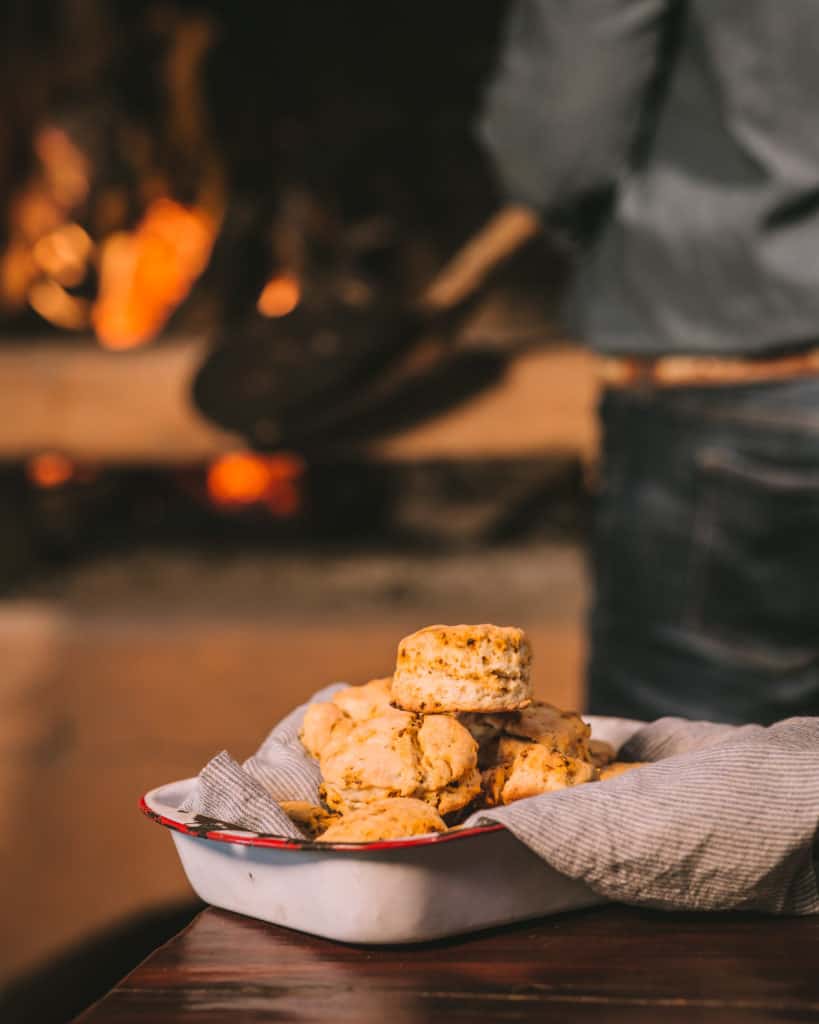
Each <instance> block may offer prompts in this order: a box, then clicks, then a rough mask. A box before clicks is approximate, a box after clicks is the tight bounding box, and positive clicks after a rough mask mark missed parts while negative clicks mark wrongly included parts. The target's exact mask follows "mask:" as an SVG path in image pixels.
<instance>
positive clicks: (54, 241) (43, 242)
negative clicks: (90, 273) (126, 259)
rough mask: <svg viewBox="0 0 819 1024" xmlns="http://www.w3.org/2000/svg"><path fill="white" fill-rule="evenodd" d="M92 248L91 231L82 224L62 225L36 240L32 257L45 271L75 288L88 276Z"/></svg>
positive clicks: (61, 282)
mask: <svg viewBox="0 0 819 1024" xmlns="http://www.w3.org/2000/svg"><path fill="white" fill-rule="evenodd" d="M93 249H94V243H93V242H92V241H91V239H90V237H89V235H88V232H86V231H84V230H83V228H81V227H80V225H79V224H73V223H70V224H61V225H60V227H58V228H56V229H55V230H54V231H51V232H49V234H47V235H44V236H43V237H42V238H40V239H38V240H37V242H35V243H34V248H33V249H32V256H33V258H34V262H35V263H36V264H37V266H38V267H39V268H40V270H42V271H43V273H44V274H48V275H49V277H53V278H54V280H55V281H57V282H58V283H59V284H62V285H66V287H68V288H72V287H74V286H75V285H78V284H80V282H81V281H82V280H83V278H84V277H85V274H86V269H87V266H88V261H89V259H90V257H91V253H92V252H93Z"/></svg>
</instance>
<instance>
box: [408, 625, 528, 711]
mask: <svg viewBox="0 0 819 1024" xmlns="http://www.w3.org/2000/svg"><path fill="white" fill-rule="evenodd" d="M531 660H532V655H531V651H530V649H529V641H528V639H527V637H526V634H525V633H524V632H523V630H522V629H518V628H517V627H515V626H492V625H480V626H427V627H426V629H422V630H419V631H418V632H417V633H413V634H411V635H410V636H406V637H404V639H403V640H402V641H401V643H400V644H399V645H398V660H397V662H396V668H395V674H394V676H393V681H392V698H393V702H394V703H395V704H396V705H397V706H399V707H402V708H405V709H406V710H408V711H420V712H424V713H428V712H437V711H479V712H493V711H495V712H497V711H514V710H517V709H519V708H524V707H526V706H527V705H528V704H529V703H530V702H531V699H532V687H531V683H530V681H529V665H530V663H531Z"/></svg>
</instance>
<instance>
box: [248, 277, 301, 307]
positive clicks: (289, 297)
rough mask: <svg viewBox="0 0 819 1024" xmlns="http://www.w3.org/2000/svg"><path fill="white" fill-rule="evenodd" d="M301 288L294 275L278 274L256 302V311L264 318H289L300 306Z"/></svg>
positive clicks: (268, 283)
mask: <svg viewBox="0 0 819 1024" xmlns="http://www.w3.org/2000/svg"><path fill="white" fill-rule="evenodd" d="M300 298H301V288H300V287H299V282H298V279H297V278H295V277H293V275H292V274H277V275H276V276H275V277H271V278H270V280H269V281H268V282H267V284H266V285H265V286H264V288H263V289H262V293H261V295H260V296H259V298H258V300H257V302H256V309H258V311H259V312H260V313H261V314H262V316H269V317H276V316H287V314H288V313H292V312H293V310H294V309H295V308H296V306H298V304H299V299H300Z"/></svg>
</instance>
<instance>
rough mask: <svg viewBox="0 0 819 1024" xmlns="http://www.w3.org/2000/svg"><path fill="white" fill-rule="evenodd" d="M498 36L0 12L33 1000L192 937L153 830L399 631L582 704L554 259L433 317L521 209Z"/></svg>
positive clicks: (490, 28)
mask: <svg viewBox="0 0 819 1024" xmlns="http://www.w3.org/2000/svg"><path fill="white" fill-rule="evenodd" d="M504 6H505V5H504V4H503V3H502V2H500V0H485V2H484V3H482V4H477V5H476V4H467V3H465V2H456V3H451V4H444V5H441V4H433V3H431V2H420V3H416V4H414V5H411V7H407V8H401V7H389V8H385V6H384V5H383V4H375V3H369V2H367V0H361V2H359V3H358V4H356V5H355V14H356V16H355V17H354V18H353V17H351V16H350V13H349V9H348V8H347V7H345V6H343V5H329V4H328V5H294V4H291V5H279V4H235V5H227V4H216V3H212V4H208V3H202V2H189V3H158V2H132V3H128V4H126V3H123V2H103V0H30V2H29V3H26V4H5V5H3V7H2V14H0V18H2V29H1V30H0V46H2V48H3V51H4V52H3V60H2V62H0V74H2V76H3V78H4V83H3V89H2V92H1V93H0V105H2V117H0V225H1V226H0V403H2V406H1V407H2V410H3V415H2V417H0V591H1V594H2V596H1V597H0V637H1V638H2V640H0V650H2V652H3V657H2V672H0V791H1V792H2V798H3V807H4V809H5V814H6V827H5V828H4V829H3V831H2V839H0V880H1V881H0V884H1V885H2V890H3V893H2V895H3V898H2V900H1V901H0V949H2V954H0V985H3V986H6V987H8V988H9V990H10V991H11V990H14V991H17V990H18V989H15V986H17V987H18V988H19V986H20V985H23V986H25V984H26V982H27V980H28V981H29V982H30V979H32V978H38V977H42V974H38V972H42V971H43V970H48V969H56V968H57V967H59V966H60V965H62V968H61V969H62V970H63V971H64V976H67V975H66V972H67V973H68V974H71V973H72V971H71V970H69V969H68V968H67V967H66V966H65V965H66V964H69V965H70V964H72V963H74V961H72V960H71V957H72V956H76V955H79V954H78V953H77V951H82V950H83V949H85V950H88V949H90V948H93V944H94V943H100V942H106V943H107V948H108V949H109V950H111V949H114V948H115V945H113V944H112V943H111V942H110V941H108V939H110V937H111V936H112V935H114V934H116V935H124V934H128V935H131V937H132V939H133V936H134V935H138V934H142V933H139V929H138V928H137V925H136V924H134V927H133V928H132V927H131V923H132V922H142V923H143V924H144V922H146V921H147V922H149V923H150V922H151V921H153V922H154V925H153V926H152V927H154V928H156V927H160V929H161V921H162V920H166V919H168V920H170V919H171V918H168V917H167V915H171V917H172V915H173V914H175V913H177V908H180V906H181V909H180V910H179V913H182V914H184V913H186V912H187V909H186V906H185V904H186V901H189V900H190V891H189V889H188V886H187V884H186V882H185V880H184V878H183V876H182V873H181V870H180V868H179V866H178V864H177V861H176V858H175V856H174V854H173V851H172V847H171V843H170V841H169V839H168V837H167V835H165V834H164V832H163V830H161V829H158V828H155V827H152V826H150V825H149V824H148V823H147V821H145V820H144V819H143V818H142V817H141V816H140V814H139V813H138V810H137V800H138V798H139V795H140V794H141V793H142V792H143V791H144V790H146V789H148V788H151V787H153V786H156V785H158V784H160V783H163V782H166V781H169V780H171V779H174V778H181V777H187V776H189V775H192V774H195V773H196V772H197V771H198V770H199V768H200V767H201V766H202V765H203V764H204V762H205V761H206V760H207V759H208V758H209V757H210V756H212V755H213V754H214V753H216V752H217V751H219V750H220V749H222V748H227V749H229V750H230V751H231V753H232V754H233V755H234V756H236V757H239V758H242V757H245V756H247V755H248V754H250V753H251V752H252V751H253V749H255V747H256V745H257V744H258V743H259V741H260V740H261V739H262V737H263V736H264V734H265V733H266V731H267V729H268V728H269V727H270V726H271V725H272V724H273V723H274V722H275V721H276V719H277V718H278V717H279V716H280V715H281V714H282V713H283V712H285V711H286V710H288V709H289V708H291V707H292V706H293V705H294V704H295V703H297V702H299V701H301V700H302V699H304V698H305V697H307V696H308V695H309V694H310V693H311V692H312V691H314V690H315V689H317V688H318V687H320V686H323V685H325V684H326V683H328V682H330V681H333V680H337V679H344V680H349V681H351V682H363V681H365V680H366V679H368V678H371V677H373V676H376V675H383V674H385V673H387V672H389V670H390V667H391V663H392V659H393V657H394V649H395V645H396V643H397V641H398V639H399V638H400V637H401V636H402V635H404V634H405V633H406V632H409V631H411V630H414V629H416V628H419V627H420V626H423V625H426V624H428V623H430V622H434V621H451V622H458V621H496V622H499V623H514V624H519V625H522V626H524V627H525V628H527V629H528V630H529V631H530V633H531V635H532V637H533V642H534V646H535V650H536V652H537V653H538V658H537V659H536V675H535V679H536V688H537V690H538V691H539V693H540V695H541V696H545V697H548V698H549V699H551V700H553V701H555V702H556V703H559V704H562V705H565V706H578V705H582V701H583V697H582V693H581V692H580V677H581V672H582V664H583V650H582V631H583V612H584V606H585V601H586V582H585V575H584V564H583V562H584V545H585V543H586V524H587V520H588V493H589V480H590V479H591V475H592V470H593V464H594V455H595V445H596V439H595V425H594V422H593V407H594V402H595V386H594V382H593V377H592V373H591V367H590V357H588V356H587V355H585V354H584V353H582V352H581V351H580V350H579V349H577V348H574V347H572V346H571V345H570V344H569V343H568V341H567V340H566V339H565V338H562V337H560V334H559V332H558V331H557V330H556V328H555V327H554V323H553V322H554V310H555V305H556V300H557V297H558V296H559V293H560V288H561V282H562V281H563V279H564V277H565V271H566V267H565V259H564V256H563V255H562V254H561V253H559V252H557V251H554V250H553V249H549V248H548V247H547V243H546V242H545V241H544V240H543V239H542V238H539V237H535V238H532V239H531V240H530V241H528V243H526V244H524V245H521V246H520V247H519V248H518V249H517V251H516V252H515V253H514V254H513V255H512V256H511V258H510V259H508V260H506V261H505V262H504V263H503V264H502V265H500V266H498V267H497V268H496V269H494V270H493V271H492V273H490V274H488V275H487V276H486V277H485V278H484V279H483V280H482V281H481V282H480V284H479V286H477V287H476V288H474V289H473V290H472V291H471V292H470V294H469V295H468V296H466V297H465V298H463V299H462V300H461V301H459V302H457V303H455V304H454V305H453V306H452V307H451V308H447V309H445V310H438V311H436V312H435V313H432V314H431V313H430V312H429V310H425V309H424V308H423V307H422V306H421V305H420V304H419V303H418V296H419V295H421V294H422V292H423V290H424V289H425V288H426V287H427V286H428V285H429V283H430V282H432V281H434V280H435V277H436V274H437V273H438V272H439V271H440V269H441V268H442V267H443V266H445V265H446V264H447V262H448V261H449V260H450V259H452V258H453V256H454V255H456V254H457V253H458V252H459V250H460V249H461V247H462V246H464V244H465V243H467V242H468V240H469V239H470V237H472V236H473V235H474V233H475V232H476V231H478V230H479V229H480V227H481V225H482V224H484V223H485V222H486V220H487V218H489V217H490V216H491V214H492V213H493V211H494V210H495V209H496V208H497V205H498V195H497V194H496V192H495V189H494V186H493V183H492V178H491V175H490V172H489V168H488V166H487V162H486V159H485V157H484V156H483V155H482V154H481V152H480V151H479V149H478V147H477V144H476V142H475V140H474V117H475V112H476V107H477V104H478V102H479V99H480V96H481V90H482V86H483V83H484V81H485V78H486V76H487V74H488V72H489V69H490V67H491V66H492V63H493V61H494V59H495V55H496V51H497V46H498V36H499V28H500V23H501V19H502V15H503V12H504ZM152 915H153V916H152ZM162 915H165V917H164V918H163V917H162ZM173 920H174V921H176V918H173ZM157 921H159V922H160V924H159V925H157V924H156V922H157ZM140 927H142V925H140ZM145 927H146V928H147V927H148V925H145ZM129 929H130V930H129ZM134 929H136V930H134ZM143 931H144V930H143ZM149 933H150V935H151V936H155V935H156V934H158V933H156V931H153V932H150V929H149V931H147V932H144V934H145V935H148V934H149ZM129 941H130V940H129ZM145 941H147V939H146V940H145ZM133 942H135V943H136V945H134V944H133ZM133 942H132V945H131V946H127V944H126V946H124V947H123V949H126V948H127V950H128V951H129V952H128V954H127V955H131V952H132V951H134V950H138V949H139V948H140V947H139V940H138V938H137V939H134V940H133ZM89 943H90V944H91V945H90V946H89ZM146 951H147V950H146ZM127 955H126V954H123V956H124V957H125V959H124V960H123V963H122V969H125V968H126V967H128V966H130V963H129V962H127ZM97 962H98V964H99V963H100V961H99V960H98V961H97ZM72 970H73V968H72ZM73 976H74V977H75V978H76V977H78V976H79V973H78V971H76V970H74V971H73ZM100 977H101V976H100V975H99V972H98V979H97V980H98V982H100ZM113 980H114V978H111V979H110V980H109V984H110V983H111V982H112V981H113ZM102 987H103V988H104V987H105V985H104V984H103V986H102ZM32 1019H33V1018H32ZM42 1019H46V1017H45V1011H43V1017H42ZM54 1019H57V1018H56V1017H55V1018H54Z"/></svg>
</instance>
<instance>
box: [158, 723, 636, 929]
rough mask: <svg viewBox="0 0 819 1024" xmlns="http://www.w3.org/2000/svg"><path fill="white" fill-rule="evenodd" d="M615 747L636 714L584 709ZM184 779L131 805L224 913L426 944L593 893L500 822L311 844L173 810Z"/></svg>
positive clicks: (589, 900) (585, 901)
mask: <svg viewBox="0 0 819 1024" xmlns="http://www.w3.org/2000/svg"><path fill="white" fill-rule="evenodd" d="M586 720H587V721H589V722H590V723H591V725H592V734H593V736H594V737H595V738H597V739H604V740H608V741H609V742H610V743H613V744H614V745H615V747H619V746H620V745H621V744H622V743H624V742H625V740H626V739H627V738H628V737H629V736H630V735H631V734H632V733H633V732H634V731H635V729H637V728H638V727H639V726H640V725H641V724H642V723H639V722H626V721H624V720H622V719H605V718H595V717H594V716H587V719H586ZM193 784H194V780H193V779H186V780H184V781H182V782H173V783H170V784H168V785H166V786H160V787H159V788H158V789H154V790H151V792H150V793H146V794H145V796H144V797H143V798H142V802H141V807H142V810H143V811H144V812H145V814H147V815H148V816H149V817H150V818H152V819H153V820H154V821H156V822H158V823H159V824H161V825H164V826H166V827H167V828H169V829H170V830H171V836H172V837H173V841H174V843H175V845H176V849H177V852H178V853H179V857H180V859H181V861H182V866H183V868H184V870H185V873H186V874H187V876H188V880H189V881H190V883H191V885H192V886H193V889H194V891H195V892H196V894H197V895H198V896H199V897H200V898H201V899H203V900H205V902H207V903H211V904H213V906H216V907H222V908H224V909H225V910H233V911H236V912H237V913H240V914H247V915H248V916H250V917H257V918H260V919H261V920H263V921H270V922H271V923H272V924H278V925H284V926H286V927H288V928H295V929H297V930H299V931H304V932H310V933H312V934H313V935H320V936H322V937H324V938H328V939H335V940H337V941H340V942H357V943H372V944H387V943H403V942H425V941H427V940H430V939H439V938H443V937H445V936H448V935H456V934H459V933H463V932H470V931H477V930H479V929H481V928H489V927H492V926H494V925H502V924H509V923H511V922H513V921H522V920H525V919H527V918H532V917H541V916H543V915H545V914H556V913H559V912H561V911H565V910H573V909H576V908H579V907H587V906H591V905H593V904H596V903H601V902H603V900H602V898H601V897H600V896H598V895H597V894H596V893H594V892H592V890H591V889H589V888H588V887H587V886H586V885H585V884H583V883H581V882H577V881H574V880H572V879H570V878H566V876H565V875H561V874H558V872H556V871H554V870H553V869H552V868H550V867H549V866H548V865H546V864H544V862H543V861H542V860H540V858H539V857H537V856H536V855H535V854H533V853H532V852H531V851H530V850H529V849H528V848H527V847H526V846H524V845H523V844H522V843H520V842H518V840H517V839H515V837H514V836H513V835H512V834H511V832H508V831H507V830H506V829H505V828H504V827H503V826H502V825H489V826H483V827H480V828H471V829H459V830H456V831H453V832H445V833H442V834H440V835H438V834H435V835H429V836H417V837H415V838H412V839H402V840H393V841H384V842H377V843H314V842H307V841H303V842H302V841H299V840H293V839H288V838H284V837H281V836H269V835H260V834H259V833H256V832H244V831H241V830H237V829H231V828H230V827H229V826H223V825H220V824H219V823H218V822H203V821H202V820H201V819H197V818H196V817H194V816H193V815H190V814H186V813H184V812H182V811H180V810H178V808H179V807H180V805H181V804H182V803H183V802H184V800H185V797H186V796H187V795H188V792H189V791H190V788H191V787H192V786H193Z"/></svg>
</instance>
